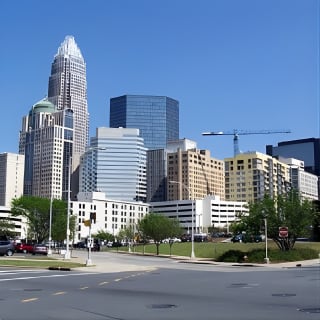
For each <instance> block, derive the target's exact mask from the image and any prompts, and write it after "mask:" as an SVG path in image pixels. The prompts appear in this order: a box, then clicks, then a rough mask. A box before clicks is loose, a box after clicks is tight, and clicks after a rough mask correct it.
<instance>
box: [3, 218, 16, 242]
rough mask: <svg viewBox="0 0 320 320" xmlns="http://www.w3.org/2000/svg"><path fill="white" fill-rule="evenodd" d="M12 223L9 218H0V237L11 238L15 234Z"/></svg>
mask: <svg viewBox="0 0 320 320" xmlns="http://www.w3.org/2000/svg"><path fill="white" fill-rule="evenodd" d="M14 228H15V226H14V223H12V222H11V221H10V220H9V219H6V218H4V219H0V239H1V238H4V239H6V238H11V237H13V236H15V235H16V234H15V232H14Z"/></svg>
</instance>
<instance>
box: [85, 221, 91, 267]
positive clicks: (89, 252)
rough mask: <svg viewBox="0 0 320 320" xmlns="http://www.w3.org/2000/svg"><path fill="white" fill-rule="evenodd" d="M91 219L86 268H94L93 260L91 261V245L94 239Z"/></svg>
mask: <svg viewBox="0 0 320 320" xmlns="http://www.w3.org/2000/svg"><path fill="white" fill-rule="evenodd" d="M91 224H92V221H91V218H90V225H89V237H88V259H87V261H86V266H92V259H91V245H92V243H91V242H92V239H91Z"/></svg>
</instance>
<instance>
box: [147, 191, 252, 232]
mask: <svg viewBox="0 0 320 320" xmlns="http://www.w3.org/2000/svg"><path fill="white" fill-rule="evenodd" d="M149 211H150V212H157V213H159V214H162V215H164V216H166V217H168V218H172V219H177V220H178V221H179V223H180V225H181V227H182V229H183V230H184V233H187V234H190V233H191V230H192V224H193V228H194V229H193V231H194V233H207V232H208V231H209V229H210V228H219V229H222V230H224V231H227V232H229V227H230V225H231V224H232V223H233V222H235V221H237V220H238V219H239V216H241V215H246V214H248V208H247V203H245V202H237V201H224V200H221V199H220V197H219V196H206V197H204V198H203V199H197V200H172V201H165V202H150V207H149ZM192 217H193V221H192Z"/></svg>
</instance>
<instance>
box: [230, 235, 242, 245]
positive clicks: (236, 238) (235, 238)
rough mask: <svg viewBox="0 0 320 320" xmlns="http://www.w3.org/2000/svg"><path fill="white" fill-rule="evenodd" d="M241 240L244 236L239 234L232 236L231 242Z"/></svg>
mask: <svg viewBox="0 0 320 320" xmlns="http://www.w3.org/2000/svg"><path fill="white" fill-rule="evenodd" d="M243 239H244V235H243V234H242V233H241V234H236V235H234V236H233V237H232V238H231V241H232V242H233V243H235V242H242V241H243Z"/></svg>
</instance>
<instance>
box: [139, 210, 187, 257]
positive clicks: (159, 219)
mask: <svg viewBox="0 0 320 320" xmlns="http://www.w3.org/2000/svg"><path fill="white" fill-rule="evenodd" d="M138 229H139V232H140V235H141V237H142V239H153V240H154V241H155V243H156V245H157V255H158V254H159V245H160V243H161V241H162V240H164V239H166V238H171V237H175V236H179V235H181V233H182V230H181V227H180V225H179V221H178V220H177V219H170V218H168V217H166V216H163V215H161V214H157V213H152V212H151V213H149V214H148V215H146V216H145V217H144V218H143V219H142V220H140V221H139V223H138Z"/></svg>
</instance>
